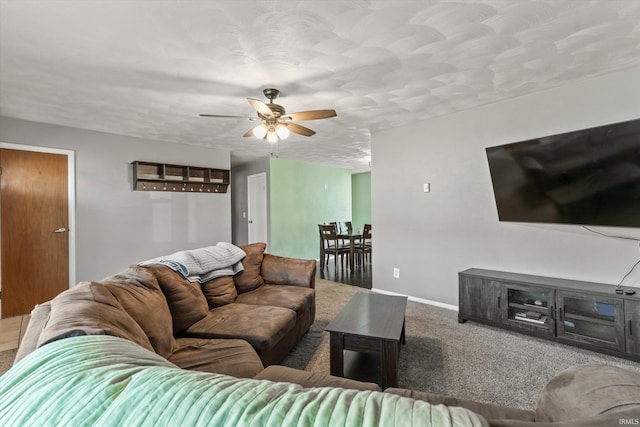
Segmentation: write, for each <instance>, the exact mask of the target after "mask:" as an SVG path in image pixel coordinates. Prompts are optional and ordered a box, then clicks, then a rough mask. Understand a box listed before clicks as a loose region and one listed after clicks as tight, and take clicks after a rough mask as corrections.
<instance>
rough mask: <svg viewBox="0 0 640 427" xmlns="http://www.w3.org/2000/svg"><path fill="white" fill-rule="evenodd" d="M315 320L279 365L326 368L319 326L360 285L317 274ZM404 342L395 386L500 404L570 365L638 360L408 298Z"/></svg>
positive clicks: (531, 393)
mask: <svg viewBox="0 0 640 427" xmlns="http://www.w3.org/2000/svg"><path fill="white" fill-rule="evenodd" d="M316 289H317V296H316V306H317V309H316V321H315V323H314V324H313V325H312V326H311V330H310V331H309V332H308V333H307V335H306V336H305V337H303V339H302V341H301V342H300V343H299V344H298V345H297V346H296V347H295V348H294V349H293V351H292V352H291V353H290V354H289V355H288V356H287V358H286V359H285V360H284V361H283V363H282V364H283V365H286V366H289V367H293V368H298V369H305V370H309V371H314V372H322V373H326V374H328V373H329V333H328V332H324V328H325V326H326V325H327V324H328V323H329V322H330V321H331V320H332V319H333V318H334V317H335V315H336V314H337V313H338V312H339V311H340V309H341V308H342V307H343V306H344V304H346V303H347V302H348V301H349V299H350V298H351V296H352V295H353V294H354V293H355V292H369V291H368V290H366V289H361V288H356V287H353V286H349V285H342V284H339V283H335V282H329V281H327V280H322V279H317V281H316ZM406 338H407V343H406V345H404V346H403V347H402V349H401V351H400V362H399V368H398V382H399V384H398V386H399V387H403V388H410V389H414V390H421V391H427V392H432V393H440V394H445V395H449V396H455V397H459V398H465V399H473V400H479V401H483V402H490V403H495V404H498V405H505V406H512V407H517V408H523V409H534V408H535V404H536V400H537V396H538V393H539V392H540V391H541V390H542V388H543V387H544V385H545V384H546V383H547V382H548V381H549V380H550V379H551V378H553V376H555V375H556V374H557V373H558V372H560V371H562V370H563V369H566V368H568V367H570V366H574V365H579V364H590V363H604V364H609V365H616V366H622V367H627V368H632V369H635V370H638V371H640V363H636V362H632V361H628V360H625V359H621V358H616V357H612V356H606V355H602V354H599V353H595V352H591V351H588V350H582V349H578V348H574V347H571V346H567V345H563V344H558V343H554V342H550V341H546V340H542V339H538V338H535V337H529V336H525V335H521V334H517V333H513V332H509V331H505V330H502V329H497V328H492V327H488V326H483V325H479V324H476V323H473V322H467V323H464V324H459V323H458V314H457V312H454V311H451V310H446V309H442V308H438V307H434V306H429V305H424V304H418V303H414V302H411V301H410V302H409V303H408V306H407V313H406Z"/></svg>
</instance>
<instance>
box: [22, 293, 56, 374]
mask: <svg viewBox="0 0 640 427" xmlns="http://www.w3.org/2000/svg"><path fill="white" fill-rule="evenodd" d="M49 313H51V303H50V302H45V303H43V304H38V305H36V306H35V308H34V309H33V310H32V311H31V317H30V319H29V324H28V325H27V329H26V331H25V332H24V336H23V337H22V339H21V340H20V345H19V347H18V352H17V353H16V358H15V360H14V361H13V363H17V362H18V361H19V360H21V359H22V358H24V357H25V356H27V355H28V354H29V353H31V352H32V351H34V350H35V349H36V348H38V339H39V338H40V334H41V333H42V330H43V329H44V327H45V325H46V324H47V320H49Z"/></svg>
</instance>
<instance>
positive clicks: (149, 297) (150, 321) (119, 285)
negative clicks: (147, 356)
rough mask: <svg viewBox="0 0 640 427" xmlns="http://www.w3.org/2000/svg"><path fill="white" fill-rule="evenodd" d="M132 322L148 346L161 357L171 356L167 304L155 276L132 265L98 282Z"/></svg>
mask: <svg viewBox="0 0 640 427" xmlns="http://www.w3.org/2000/svg"><path fill="white" fill-rule="evenodd" d="M100 283H101V284H103V285H104V286H105V287H106V288H107V289H109V291H110V292H111V293H112V294H113V296H114V297H116V299H117V300H118V302H120V304H121V305H122V307H123V308H124V309H125V310H126V312H127V313H129V315H130V316H131V317H133V320H135V321H136V323H137V324H138V325H140V327H141V328H142V330H144V332H145V334H147V337H148V338H149V341H150V342H151V345H152V346H153V348H154V349H155V351H156V353H158V354H159V355H160V356H162V357H168V356H169V355H170V354H171V353H172V352H173V347H174V346H175V339H174V338H173V326H172V325H173V323H172V320H171V312H170V311H169V306H168V305H167V300H166V299H165V297H164V294H163V293H162V290H161V289H160V286H159V285H158V280H157V279H156V276H155V275H154V274H153V273H152V272H151V271H150V270H148V269H146V268H144V267H138V266H136V265H132V266H131V267H129V268H128V269H126V270H125V271H123V272H121V273H118V274H115V275H113V276H110V277H107V278H106V279H103V280H102V281H100Z"/></svg>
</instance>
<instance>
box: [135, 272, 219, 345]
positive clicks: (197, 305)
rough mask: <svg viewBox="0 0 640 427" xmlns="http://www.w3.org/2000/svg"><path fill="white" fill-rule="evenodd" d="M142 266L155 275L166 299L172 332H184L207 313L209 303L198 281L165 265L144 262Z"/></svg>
mask: <svg viewBox="0 0 640 427" xmlns="http://www.w3.org/2000/svg"><path fill="white" fill-rule="evenodd" d="M144 267H145V268H147V269H149V270H151V271H152V272H153V274H154V275H155V276H156V278H157V279H158V284H159V285H160V288H161V289H162V292H163V293H164V296H165V298H166V299H167V303H168V304H169V310H171V317H172V319H173V333H174V334H176V335H178V334H180V333H181V332H184V331H185V330H187V329H188V328H189V326H191V325H193V324H194V323H196V322H197V321H198V320H201V319H203V318H204V317H205V316H206V315H207V313H209V305H208V304H207V299H206V298H205V297H204V294H203V293H202V289H201V288H200V283H198V282H190V281H188V280H187V279H186V278H185V277H184V276H183V275H182V274H180V273H178V272H176V271H173V270H172V269H170V268H169V267H167V266H166V265H162V264H145V265H144Z"/></svg>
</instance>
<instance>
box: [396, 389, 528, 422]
mask: <svg viewBox="0 0 640 427" xmlns="http://www.w3.org/2000/svg"><path fill="white" fill-rule="evenodd" d="M384 392H385V393H391V394H397V395H400V396H404V397H410V398H412V399H415V400H422V401H424V402H428V403H430V404H432V405H445V406H458V407H462V408H465V409H468V410H470V411H472V412H475V413H476V414H479V415H481V416H482V417H484V418H485V419H487V420H488V421H489V425H491V426H493V423H492V420H508V421H509V422H514V421H522V422H524V424H523V425H528V424H527V423H533V422H534V420H535V412H533V411H528V410H525V409H517V408H510V407H507V406H499V405H493V404H491V403H483V402H476V401H473V400H468V399H458V398H455V397H448V396H444V395H441V394H435V393H427V392H424V391H415V390H408V389H403V388H388V389H386V390H385V391H384ZM507 425H508V424H507Z"/></svg>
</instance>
